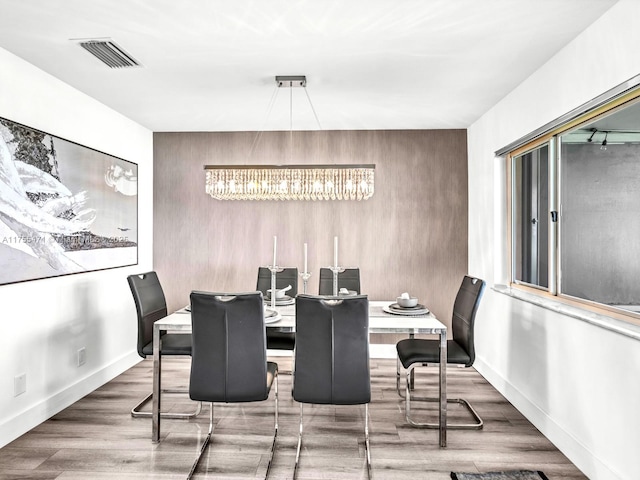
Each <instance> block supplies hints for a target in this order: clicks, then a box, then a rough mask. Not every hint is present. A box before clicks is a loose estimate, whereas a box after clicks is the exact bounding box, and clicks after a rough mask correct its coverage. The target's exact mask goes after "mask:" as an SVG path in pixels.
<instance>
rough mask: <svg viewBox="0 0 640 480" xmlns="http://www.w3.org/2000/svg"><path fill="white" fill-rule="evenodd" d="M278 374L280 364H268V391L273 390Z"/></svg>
mask: <svg viewBox="0 0 640 480" xmlns="http://www.w3.org/2000/svg"><path fill="white" fill-rule="evenodd" d="M277 373H278V364H277V363H275V362H267V390H271V385H272V384H273V380H274V379H275V378H276V374H277Z"/></svg>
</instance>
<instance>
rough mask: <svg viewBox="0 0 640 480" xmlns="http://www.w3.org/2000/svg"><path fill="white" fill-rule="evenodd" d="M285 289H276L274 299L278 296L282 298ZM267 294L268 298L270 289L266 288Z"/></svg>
mask: <svg viewBox="0 0 640 480" xmlns="http://www.w3.org/2000/svg"><path fill="white" fill-rule="evenodd" d="M285 293H286V292H285V291H284V290H278V289H276V300H278V299H280V298H284V296H285ZM267 296H268V297H269V298H271V289H269V290H267Z"/></svg>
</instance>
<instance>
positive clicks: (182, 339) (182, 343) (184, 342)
mask: <svg viewBox="0 0 640 480" xmlns="http://www.w3.org/2000/svg"><path fill="white" fill-rule="evenodd" d="M142 353H144V354H145V355H150V356H151V355H153V342H149V343H147V344H146V345H145V346H144V347H142ZM162 355H191V335H184V334H180V333H167V334H166V335H163V336H162Z"/></svg>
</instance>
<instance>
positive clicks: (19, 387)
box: [13, 373, 27, 397]
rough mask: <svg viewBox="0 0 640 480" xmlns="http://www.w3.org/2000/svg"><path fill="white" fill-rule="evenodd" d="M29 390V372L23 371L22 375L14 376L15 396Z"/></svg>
mask: <svg viewBox="0 0 640 480" xmlns="http://www.w3.org/2000/svg"><path fill="white" fill-rule="evenodd" d="M26 391H27V374H26V373H21V374H20V375H16V376H15V377H13V396H14V397H17V396H18V395H21V394H23V393H24V392H26Z"/></svg>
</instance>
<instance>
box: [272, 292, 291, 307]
mask: <svg viewBox="0 0 640 480" xmlns="http://www.w3.org/2000/svg"><path fill="white" fill-rule="evenodd" d="M264 303H266V304H267V305H271V299H270V298H266V297H265V299H264ZM294 303H296V299H295V298H291V297H290V296H288V295H285V296H284V298H276V306H278V307H282V306H283V305H293V304H294Z"/></svg>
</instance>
